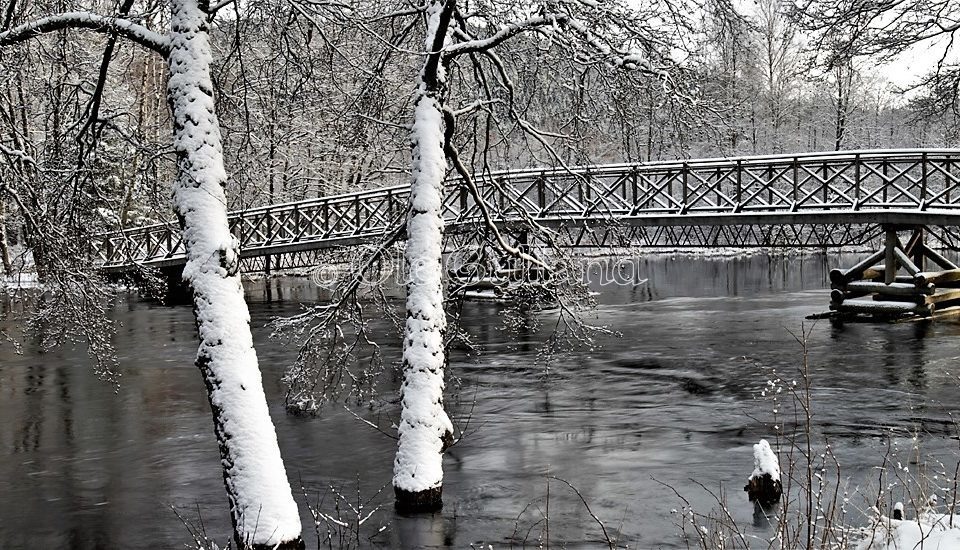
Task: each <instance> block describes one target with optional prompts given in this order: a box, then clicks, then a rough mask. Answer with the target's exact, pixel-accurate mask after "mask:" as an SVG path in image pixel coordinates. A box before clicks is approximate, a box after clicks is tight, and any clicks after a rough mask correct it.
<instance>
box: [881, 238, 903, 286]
mask: <svg viewBox="0 0 960 550" xmlns="http://www.w3.org/2000/svg"><path fill="white" fill-rule="evenodd" d="M883 230H884V233H885V238H884V257H883V267H884V270H883V282H884V283H886V284H888V285H889V284H890V283H892V282H893V281H895V280H896V278H897V247H898V246H900V242H899V241H898V240H897V229H896V227H894V226H892V225H887V226H884V228H883Z"/></svg>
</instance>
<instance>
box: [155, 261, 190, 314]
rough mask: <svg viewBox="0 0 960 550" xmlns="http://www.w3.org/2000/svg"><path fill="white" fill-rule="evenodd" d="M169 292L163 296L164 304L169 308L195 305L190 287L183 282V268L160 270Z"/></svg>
mask: <svg viewBox="0 0 960 550" xmlns="http://www.w3.org/2000/svg"><path fill="white" fill-rule="evenodd" d="M160 273H161V274H162V276H163V279H164V282H166V283H167V291H166V292H165V293H164V295H163V303H164V304H166V305H168V306H175V305H176V306H180V305H185V304H192V303H193V296H192V295H191V294H190V287H189V285H187V283H185V282H184V281H183V266H182V265H177V266H172V267H164V268H161V269H160Z"/></svg>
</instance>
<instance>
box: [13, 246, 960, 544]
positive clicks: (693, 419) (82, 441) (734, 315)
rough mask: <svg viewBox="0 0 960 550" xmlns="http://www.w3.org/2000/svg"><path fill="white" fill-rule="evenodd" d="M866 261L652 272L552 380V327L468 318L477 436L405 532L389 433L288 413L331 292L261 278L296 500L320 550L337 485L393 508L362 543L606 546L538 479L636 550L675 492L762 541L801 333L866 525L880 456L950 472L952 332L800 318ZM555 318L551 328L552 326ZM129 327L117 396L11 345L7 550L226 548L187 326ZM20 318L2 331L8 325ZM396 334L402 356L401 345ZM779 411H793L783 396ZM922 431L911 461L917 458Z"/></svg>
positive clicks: (393, 347) (80, 356) (258, 337)
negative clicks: (763, 474) (842, 273)
mask: <svg viewBox="0 0 960 550" xmlns="http://www.w3.org/2000/svg"><path fill="white" fill-rule="evenodd" d="M857 257H858V256H856V255H848V256H843V257H841V256H823V255H816V254H813V255H804V256H786V257H767V256H762V255H758V256H751V257H746V258H722V257H714V258H711V257H691V256H648V257H646V258H643V259H641V260H638V261H637V262H635V263H634V264H633V265H632V266H631V269H635V270H636V277H637V278H640V279H647V281H646V282H644V283H641V284H638V285H634V284H632V283H631V284H624V285H607V286H603V287H600V286H599V284H597V285H596V288H595V289H596V290H598V291H599V292H600V293H601V294H600V295H599V296H598V301H599V307H598V308H597V309H596V310H595V311H594V312H593V313H591V314H590V315H589V317H590V319H591V320H592V321H593V322H595V323H599V324H603V325H608V326H610V327H612V328H614V329H616V330H618V331H619V332H620V333H622V336H621V337H601V338H599V339H598V345H597V346H596V347H594V348H593V349H584V350H580V351H577V352H574V353H570V354H560V355H557V356H555V357H553V358H552V361H551V362H550V363H549V365H548V366H545V365H544V364H543V363H542V362H540V361H538V357H539V355H538V352H539V350H540V343H541V342H542V341H543V340H544V339H545V338H546V336H547V333H546V332H545V331H540V332H533V333H528V334H525V335H520V336H518V335H517V334H514V333H511V332H509V331H507V330H505V329H504V328H503V327H502V324H501V321H502V319H501V317H500V315H499V313H500V306H497V305H494V304H480V303H468V304H465V305H464V309H463V319H464V325H465V327H466V328H467V330H468V331H469V332H470V333H471V335H472V336H473V338H474V340H475V342H476V343H477V344H478V345H479V347H480V353H479V354H477V353H470V354H468V353H467V352H466V351H465V350H463V349H459V348H458V349H457V350H455V351H454V353H453V356H452V358H451V363H452V365H451V367H452V371H453V373H454V374H455V375H456V376H458V377H459V379H460V382H459V384H457V386H458V387H457V388H454V387H453V385H451V387H450V388H448V389H449V392H448V397H447V401H448V404H449V405H450V407H449V408H450V409H451V412H452V414H453V415H455V416H456V417H457V418H459V419H460V420H461V422H463V421H464V419H465V418H466V417H467V416H469V417H470V422H469V430H468V431H469V432H470V434H469V435H468V436H467V437H466V438H465V439H464V440H463V441H462V442H461V443H460V444H458V445H457V446H455V447H454V448H453V449H451V451H450V452H449V453H448V455H447V456H446V458H445V461H444V468H445V474H446V477H445V483H444V501H445V508H444V511H443V513H441V514H437V515H432V516H423V517H412V518H409V517H399V516H396V515H395V514H394V512H393V510H392V506H391V504H392V490H391V488H390V486H389V484H390V479H391V468H392V456H393V452H394V449H395V442H394V441H393V440H392V439H390V438H389V437H386V436H384V435H383V434H381V433H379V432H377V431H375V430H373V429H371V428H369V427H368V426H366V425H364V424H362V423H361V422H359V421H358V420H357V419H356V418H354V417H353V416H352V415H351V413H349V412H347V411H346V410H344V409H343V407H342V406H340V405H335V406H332V407H328V408H327V409H325V410H324V412H323V414H321V415H320V416H317V417H301V416H292V415H288V414H286V413H285V412H284V409H283V406H282V402H283V393H284V387H283V385H282V384H281V382H280V381H279V379H280V376H281V374H282V373H283V371H284V369H285V367H286V366H288V365H289V364H290V363H291V362H292V361H293V358H294V356H295V353H296V350H295V349H292V348H290V347H287V346H285V345H283V344H281V343H279V342H277V341H272V340H270V339H269V338H268V334H269V329H267V328H264V325H266V323H267V322H268V321H269V320H270V319H271V318H273V317H275V316H278V315H284V314H289V313H293V312H296V311H298V309H299V307H300V306H299V303H301V302H305V303H310V302H312V301H316V300H317V299H318V294H317V290H316V289H315V288H314V287H313V286H311V284H310V283H309V282H307V281H306V280H304V279H274V280H271V281H269V282H265V281H254V282H251V283H249V285H248V287H247V290H248V299H249V302H250V308H251V312H252V317H253V325H254V327H255V331H254V337H255V341H256V343H257V349H258V353H259V356H260V360H261V365H262V369H263V372H264V381H265V385H266V389H267V394H268V397H269V398H270V399H271V411H272V413H273V418H274V422H275V423H276V425H277V429H278V432H279V438H280V446H281V450H282V452H283V456H284V458H285V462H286V465H287V471H288V473H289V474H290V477H291V480H292V483H293V485H294V486H295V487H297V492H298V493H302V492H301V491H300V489H299V488H300V487H301V486H302V487H303V488H304V491H303V492H305V493H306V497H304V496H303V494H300V496H299V502H300V505H301V511H302V514H303V521H304V535H305V537H306V539H307V541H308V548H315V547H316V546H317V537H316V536H315V534H314V529H313V520H312V519H311V516H310V513H309V511H308V508H307V506H306V502H307V499H309V501H310V502H311V503H312V504H313V505H316V504H317V503H318V502H320V503H321V504H320V509H321V510H322V511H323V512H324V513H327V514H332V515H334V516H336V515H338V513H339V515H340V517H341V518H342V519H343V520H344V521H345V522H347V523H350V522H351V521H353V522H355V520H356V514H354V513H353V512H352V511H351V510H350V507H349V506H348V504H347V503H346V502H345V501H340V502H339V512H338V511H337V504H338V502H337V500H338V499H337V498H336V497H335V496H334V495H333V493H332V492H331V490H330V487H333V488H335V489H336V490H338V491H340V492H341V494H343V495H344V498H345V499H346V500H347V501H349V504H350V505H354V506H355V505H356V503H357V502H358V499H359V500H360V501H362V502H365V503H366V507H365V508H364V510H363V512H362V513H361V515H363V516H366V515H367V513H368V512H369V511H370V510H371V509H372V507H375V506H377V505H378V504H379V505H382V508H381V509H379V510H377V511H376V512H375V513H374V514H373V515H372V516H371V517H370V518H369V519H368V520H367V521H366V522H365V523H364V524H363V525H362V526H361V528H360V530H359V531H360V536H359V539H360V546H362V547H368V546H372V547H382V548H425V547H426V548H433V547H453V548H470V547H471V544H474V545H476V546H479V545H480V544H481V543H482V544H484V545H488V544H489V545H493V547H495V548H503V547H510V546H511V544H513V546H515V547H519V546H522V541H523V540H524V539H526V542H527V545H528V546H536V545H537V544H538V541H539V540H540V539H546V537H547V530H546V528H547V524H546V522H544V521H542V519H543V517H544V516H546V515H548V516H549V542H550V544H552V545H554V546H556V547H560V546H565V547H567V548H594V547H598V546H599V545H600V543H601V534H600V529H599V527H598V526H597V524H596V523H595V522H594V520H593V519H591V517H590V515H589V514H588V512H587V510H586V508H585V506H584V505H583V503H582V502H581V501H580V499H579V498H578V497H577V496H576V494H574V493H573V491H571V490H570V489H569V488H568V487H566V486H565V485H564V484H562V483H561V482H559V481H556V480H550V479H549V478H547V477H546V475H552V476H557V477H559V478H563V479H565V480H567V481H569V482H570V483H571V484H572V485H574V486H575V487H576V488H577V489H578V490H579V491H580V493H581V494H582V495H583V497H584V499H585V500H586V501H587V503H589V505H590V507H591V509H592V511H593V512H594V513H595V514H596V515H597V516H598V517H599V518H600V519H601V520H603V522H604V524H605V525H606V526H607V528H608V530H609V532H610V534H611V536H617V537H619V540H620V543H621V544H629V546H630V547H631V548H660V547H663V548H675V547H681V546H684V545H683V543H682V542H681V540H680V538H679V537H678V532H679V529H678V527H677V525H676V524H677V521H678V517H677V515H676V514H675V513H672V512H671V510H673V509H679V508H681V506H682V501H681V500H680V499H679V498H678V497H677V495H676V494H675V493H674V490H676V492H677V493H679V494H680V495H682V496H683V497H685V498H686V499H688V500H689V501H690V502H691V503H692V504H693V505H694V506H695V507H697V508H698V510H700V511H702V512H707V511H709V510H710V508H711V507H712V506H713V504H714V501H713V497H711V496H710V495H709V494H708V493H707V492H706V491H705V490H704V488H703V487H706V488H707V489H710V490H711V491H714V492H719V491H721V490H722V491H724V492H725V493H726V496H727V501H728V506H729V509H730V512H731V514H732V515H733V517H734V518H735V519H736V520H737V521H738V522H739V523H741V524H742V525H745V526H747V527H748V528H750V529H753V530H755V531H758V532H759V533H760V534H764V535H765V536H769V535H770V534H771V533H772V531H771V530H770V528H769V527H764V526H763V525H760V526H757V527H751V525H752V524H753V522H754V515H753V507H752V505H751V504H750V503H749V502H748V501H747V497H746V494H745V493H743V492H742V487H743V485H744V483H745V480H746V477H747V476H748V475H749V474H750V472H751V470H752V469H753V457H752V445H753V444H754V443H756V442H757V441H758V440H759V439H761V438H771V439H772V438H774V437H775V435H776V431H777V430H776V428H775V426H779V427H780V428H783V429H785V430H786V431H787V432H788V433H792V432H793V430H794V429H795V425H794V423H793V422H792V420H788V421H787V422H786V423H785V424H786V425H784V423H782V422H781V421H782V420H783V419H779V420H775V419H774V416H773V410H774V407H777V405H776V404H775V403H774V401H772V400H771V399H770V398H769V397H764V396H762V395H761V392H762V391H763V390H764V388H765V387H766V386H767V382H768V380H775V379H776V378H778V377H779V378H781V379H782V380H784V381H790V380H798V379H799V374H798V373H799V368H800V366H801V364H802V355H803V354H802V348H801V346H800V345H799V344H798V342H797V341H796V339H795V337H794V334H799V333H800V332H801V331H803V330H806V331H807V332H808V333H809V335H808V344H807V347H808V352H809V369H810V376H811V380H812V384H813V390H812V400H813V409H814V413H813V414H814V423H815V429H814V436H815V437H816V440H817V446H818V448H822V444H823V443H824V441H829V443H830V445H831V448H832V449H833V452H834V453H835V455H836V457H837V459H838V461H839V462H840V464H841V477H842V478H843V480H842V481H843V483H844V486H845V487H846V490H847V492H848V498H850V502H851V504H850V514H851V521H852V522H854V523H856V522H862V521H863V520H862V517H861V516H860V511H862V510H864V509H866V508H867V506H869V504H868V503H872V501H873V499H874V498H875V494H876V491H877V487H878V486H877V479H878V473H877V470H876V467H877V466H879V465H881V463H883V460H884V455H885V453H887V452H888V446H891V445H892V446H893V447H894V448H896V449H899V451H895V452H898V453H900V455H898V456H897V457H895V458H900V459H901V460H903V465H905V466H906V465H909V466H908V467H909V468H911V470H910V474H909V475H932V474H933V473H934V471H935V470H936V469H937V468H938V467H937V466H935V463H934V462H932V460H934V459H935V458H939V459H941V460H943V461H944V464H945V466H944V468H946V469H947V470H948V471H949V472H951V473H952V472H953V465H955V464H956V460H957V456H958V453H957V447H958V445H957V440H956V436H955V430H954V429H953V419H954V418H955V415H956V414H957V412H958V409H960V405H958V401H957V399H956V397H957V395H958V391H957V387H958V380H957V376H956V374H957V370H958V369H957V368H956V366H957V358H958V356H960V324H958V323H957V322H954V321H938V322H936V323H932V324H918V323H905V324H846V325H843V326H834V325H832V324H831V323H829V322H826V321H821V322H817V323H812V322H810V321H804V318H805V317H806V316H807V315H809V314H812V313H817V312H822V311H824V310H826V306H827V302H828V300H829V291H828V290H825V289H826V288H828V283H827V282H826V281H827V272H828V270H829V268H831V267H836V266H838V265H851V264H852V263H853V262H854V261H855V259H856V258H857ZM625 279H630V277H626V278H625ZM624 282H626V281H624ZM7 308H8V309H9V305H8V306H7ZM551 315H552V314H550V313H546V314H544V320H545V321H547V324H549V321H550V320H552V319H553V317H551ZM115 317H116V320H117V321H118V322H119V324H120V326H119V329H118V334H117V340H116V346H117V348H118V350H119V355H120V370H121V372H122V381H121V386H120V388H119V391H117V392H116V393H115V391H114V388H113V387H112V386H111V385H110V384H107V383H104V382H101V381H99V380H98V379H97V378H96V376H95V375H94V374H93V373H92V371H91V369H90V368H89V366H90V365H89V363H90V362H89V360H88V359H87V358H86V354H85V351H84V350H83V349H81V348H78V349H59V350H55V351H51V352H47V353H41V352H40V351H39V350H38V349H36V348H35V347H34V346H33V345H32V344H31V343H29V342H28V343H26V344H24V346H23V348H22V353H20V354H17V353H15V351H14V348H13V347H12V346H11V345H10V344H8V343H3V344H2V345H0V352H2V353H3V356H2V357H3V359H2V362H0V419H2V422H0V548H3V549H11V548H84V549H86V548H123V549H134V548H183V547H184V545H186V544H188V543H190V541H191V538H190V533H189V531H188V529H187V527H185V526H184V525H183V523H181V521H180V520H179V519H178V517H177V513H179V514H180V515H181V516H182V517H183V518H184V519H185V520H186V521H188V522H190V523H192V524H199V522H201V521H202V524H203V528H204V529H205V531H206V534H207V536H209V537H210V538H211V539H212V540H214V541H217V542H219V543H221V544H222V543H226V542H227V541H228V540H229V538H230V530H229V517H228V514H227V511H226V496H225V492H224V489H223V486H222V478H221V475H220V466H219V455H218V451H217V445H216V441H215V438H214V434H213V430H212V425H211V420H210V411H209V408H208V405H207V402H206V397H205V393H204V388H203V383H202V381H201V378H200V376H199V374H198V373H197V371H196V370H195V368H194V367H193V365H192V360H193V355H194V353H195V349H196V342H195V334H194V325H193V317H192V313H191V309H190V308H189V307H187V306H179V307H161V306H157V305H153V304H150V303H146V302H140V301H137V300H136V299H135V298H133V297H128V298H125V299H121V300H120V301H119V302H118V304H117V306H116V308H115ZM16 324H17V321H15V320H11V319H9V318H8V319H7V320H6V321H4V324H3V327H6V328H7V329H11V330H14V329H15V325H16ZM375 328H376V326H375ZM381 328H383V327H381ZM14 331H15V330H14ZM383 333H384V336H383V338H382V344H383V346H384V354H385V357H386V358H387V359H388V360H393V359H395V358H396V357H397V356H398V354H399V349H398V346H397V342H396V338H395V337H393V336H392V335H391V334H390V333H389V331H386V330H385V329H384V330H383ZM791 333H792V334H791ZM774 370H775V373H774ZM387 378H388V379H387V380H386V381H385V382H384V387H383V390H384V394H383V395H384V399H383V400H382V402H380V403H379V404H378V405H377V406H375V407H372V408H370V407H359V408H355V409H354V411H355V413H356V414H358V415H360V416H362V417H364V418H366V419H368V420H371V421H373V422H379V423H380V424H381V425H383V426H385V427H389V426H390V422H391V419H392V418H395V417H396V416H397V413H398V410H397V409H398V406H397V403H396V400H395V399H394V398H392V395H393V394H394V393H395V391H396V388H397V387H398V383H397V380H396V377H395V376H394V377H390V376H388V377H387ZM779 408H780V412H781V414H782V413H786V414H787V415H788V416H792V414H793V405H792V401H791V400H790V399H789V398H788V397H785V395H784V394H781V396H780V405H779ZM913 437H916V444H917V445H918V446H919V447H920V452H919V454H920V455H921V458H920V460H919V461H917V460H914V462H919V463H918V464H910V461H909V460H908V459H909V456H910V455H911V451H910V449H911V448H912V447H913V446H914V444H915V443H914V441H913V440H912V438H913ZM913 454H917V453H916V452H914V453H913ZM927 457H932V458H927ZM924 469H925V470H924ZM918 472H919V473H918ZM905 475H906V474H905ZM701 484H702V486H703V487H701ZM382 487H385V489H384V490H383V492H382V493H380V494H379V496H378V495H377V491H378V490H380V489H381V488H382ZM898 490H900V489H897V488H894V493H896V491H898ZM548 491H549V499H548V498H547V497H546V495H547V492H548ZM358 492H359V496H358ZM175 512H176V513H175ZM761 523H762V522H761ZM381 528H382V529H381ZM323 532H324V533H325V532H326V527H324V528H323ZM348 543H349V544H348ZM344 545H345V546H348V545H349V546H356V545H357V544H356V539H349V538H348V539H346V540H345V542H344ZM333 546H334V547H337V542H335V543H334V545H333ZM325 547H326V546H325ZM484 547H486V546H484Z"/></svg>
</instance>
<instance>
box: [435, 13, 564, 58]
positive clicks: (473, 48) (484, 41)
mask: <svg viewBox="0 0 960 550" xmlns="http://www.w3.org/2000/svg"><path fill="white" fill-rule="evenodd" d="M565 19H566V16H564V15H540V16H536V17H531V18H529V19H526V20H524V21H520V22H517V23H511V24H509V25H505V26H504V27H503V28H501V29H500V30H499V31H497V32H496V33H494V34H493V35H491V36H489V37H487V38H481V39H475V40H470V41H468V42H460V43H459V44H455V45H453V46H450V47H448V48H446V49H445V50H444V52H443V55H444V57H445V58H447V59H451V58H453V57H456V56H458V55H462V54H465V53H476V52H480V51H484V50H489V49H491V48H494V47H496V46H498V45H500V44H502V43H503V42H505V41H507V40H509V39H510V38H512V37H514V36H516V35H518V34H520V33H522V32H526V31H529V30H532V29H535V28H538V27H545V26H551V25H555V24H556V23H558V22H560V21H563V20H565Z"/></svg>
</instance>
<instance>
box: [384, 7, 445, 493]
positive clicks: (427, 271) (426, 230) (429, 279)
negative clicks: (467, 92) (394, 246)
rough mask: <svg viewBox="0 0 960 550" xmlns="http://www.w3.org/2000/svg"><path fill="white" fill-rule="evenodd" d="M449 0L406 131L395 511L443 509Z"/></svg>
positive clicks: (440, 10) (433, 25)
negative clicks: (408, 174) (409, 170)
mask: <svg viewBox="0 0 960 550" xmlns="http://www.w3.org/2000/svg"><path fill="white" fill-rule="evenodd" d="M453 3H454V0H447V3H446V4H445V3H444V2H443V0H439V1H434V2H433V4H432V5H431V6H430V7H429V8H428V12H427V14H428V28H427V31H428V32H427V40H426V49H427V52H428V54H427V60H426V63H425V64H424V68H423V71H422V72H421V74H420V81H419V83H418V84H419V85H418V87H417V91H416V97H415V107H414V122H413V129H412V131H411V142H412V144H411V145H412V148H413V182H412V183H411V186H410V212H409V214H408V217H407V248H406V252H405V254H404V261H405V263H406V267H407V274H408V277H409V280H408V281H407V320H406V329H405V331H404V338H403V385H402V387H401V389H400V397H401V404H402V410H401V413H400V427H399V436H400V442H399V446H398V448H397V456H396V460H395V461H394V465H393V488H394V493H395V495H396V505H397V509H398V510H400V511H403V512H420V511H432V510H437V509H439V508H440V507H441V506H442V505H443V501H442V499H441V496H442V489H443V451H444V448H445V446H446V444H447V443H448V442H449V441H450V438H451V437H452V435H453V426H452V425H451V423H450V419H449V418H448V417H447V413H446V412H445V411H444V409H443V387H444V380H443V367H444V362H445V360H444V350H443V331H444V329H445V328H446V316H445V315H444V311H443V286H442V281H441V277H442V273H443V272H442V267H441V262H442V256H441V255H442V252H443V251H442V246H443V215H442V212H441V206H442V202H443V180H444V176H445V172H446V167H447V164H446V158H445V157H444V148H443V145H444V143H443V141H444V132H443V128H444V124H443V113H442V103H441V102H442V97H443V93H444V91H445V90H444V87H445V75H444V69H443V67H442V66H441V64H440V55H439V52H440V49H441V48H442V47H443V44H444V41H445V37H446V34H447V29H448V27H449V22H450V14H451V11H452V7H453Z"/></svg>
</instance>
